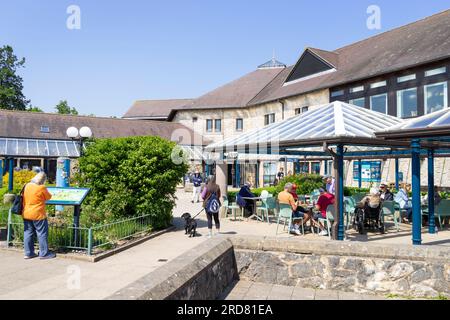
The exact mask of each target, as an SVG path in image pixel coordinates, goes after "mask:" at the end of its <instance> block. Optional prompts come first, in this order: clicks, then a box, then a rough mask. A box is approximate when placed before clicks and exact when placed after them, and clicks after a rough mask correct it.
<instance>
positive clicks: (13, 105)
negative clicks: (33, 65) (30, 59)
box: [0, 46, 30, 110]
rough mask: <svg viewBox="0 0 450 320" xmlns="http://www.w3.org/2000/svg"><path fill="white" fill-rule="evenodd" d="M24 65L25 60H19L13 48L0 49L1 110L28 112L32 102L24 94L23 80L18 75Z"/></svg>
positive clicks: (4, 47)
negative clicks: (27, 108) (28, 106)
mask: <svg viewBox="0 0 450 320" xmlns="http://www.w3.org/2000/svg"><path fill="white" fill-rule="evenodd" d="M24 64H25V58H22V59H19V58H17V56H16V55H15V54H14V51H13V48H12V47H10V46H3V47H0V109H7V110H26V107H27V105H28V103H29V102H30V101H29V100H27V99H26V98H25V96H24V94H23V93H22V90H23V84H22V82H23V79H22V78H21V77H20V76H19V75H17V70H18V69H19V68H23V66H24Z"/></svg>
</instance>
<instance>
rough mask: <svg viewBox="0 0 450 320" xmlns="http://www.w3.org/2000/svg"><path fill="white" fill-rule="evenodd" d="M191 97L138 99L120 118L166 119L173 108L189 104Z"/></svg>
mask: <svg viewBox="0 0 450 320" xmlns="http://www.w3.org/2000/svg"><path fill="white" fill-rule="evenodd" d="M191 102H192V99H170V100H138V101H136V102H134V104H133V105H132V106H131V107H130V109H128V111H127V112H126V113H125V114H124V115H123V117H122V118H127V119H132V118H141V119H142V118H160V119H166V118H167V117H168V116H169V114H170V112H171V111H172V110H173V109H176V108H180V107H182V106H184V105H187V104H190V103H191Z"/></svg>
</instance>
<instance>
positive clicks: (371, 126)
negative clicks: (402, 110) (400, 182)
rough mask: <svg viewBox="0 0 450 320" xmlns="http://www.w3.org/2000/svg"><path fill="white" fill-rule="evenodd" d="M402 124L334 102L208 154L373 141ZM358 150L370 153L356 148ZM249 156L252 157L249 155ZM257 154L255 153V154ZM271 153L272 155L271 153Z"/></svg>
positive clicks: (223, 144)
mask: <svg viewBox="0 0 450 320" xmlns="http://www.w3.org/2000/svg"><path fill="white" fill-rule="evenodd" d="M403 122H404V120H402V119H398V118H396V117H392V116H389V115H386V114H383V113H379V112H375V111H371V110H368V109H365V108H361V107H358V106H354V105H351V104H348V103H344V102H340V101H334V102H332V103H327V104H325V105H321V106H318V107H315V108H312V110H310V111H308V112H305V113H303V114H300V115H297V116H295V117H293V118H289V119H287V120H284V121H281V122H277V123H273V124H271V125H269V126H266V127H264V128H260V129H256V130H253V131H250V132H248V133H246V134H243V135H240V136H238V137H235V138H229V139H225V140H224V141H222V142H218V143H213V144H210V145H209V146H208V147H207V150H218V149H221V148H226V149H229V148H234V147H237V148H238V149H239V148H243V147H245V146H252V145H253V146H254V145H257V144H258V145H260V146H261V145H263V146H264V145H270V146H272V147H271V148H272V150H273V149H274V147H273V146H277V145H279V146H283V145H286V144H289V145H295V144H296V142H299V145H301V144H302V145H305V146H307V144H308V141H313V140H315V141H319V140H327V139H334V138H343V137H345V138H352V139H355V138H356V140H357V139H358V138H364V139H375V138H376V137H375V131H380V130H384V129H387V128H390V127H392V126H394V125H398V124H401V123H403ZM356 149H357V150H362V149H369V150H371V149H373V147H364V146H362V147H358V148H356ZM250 153H253V152H251V151H250ZM255 153H256V152H255ZM272 153H273V152H272Z"/></svg>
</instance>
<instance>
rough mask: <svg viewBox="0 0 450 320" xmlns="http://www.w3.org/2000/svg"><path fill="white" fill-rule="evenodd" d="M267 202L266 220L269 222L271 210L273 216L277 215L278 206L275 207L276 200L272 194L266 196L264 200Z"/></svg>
mask: <svg viewBox="0 0 450 320" xmlns="http://www.w3.org/2000/svg"><path fill="white" fill-rule="evenodd" d="M266 204H267V222H268V223H270V212H271V211H272V212H273V216H274V217H277V216H278V212H277V211H278V207H277V200H276V199H275V198H274V197H273V196H272V197H268V198H267V200H266Z"/></svg>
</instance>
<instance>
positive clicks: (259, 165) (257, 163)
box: [255, 160, 261, 188]
mask: <svg viewBox="0 0 450 320" xmlns="http://www.w3.org/2000/svg"><path fill="white" fill-rule="evenodd" d="M260 167H261V160H257V161H256V172H255V187H256V188H259V169H260Z"/></svg>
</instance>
